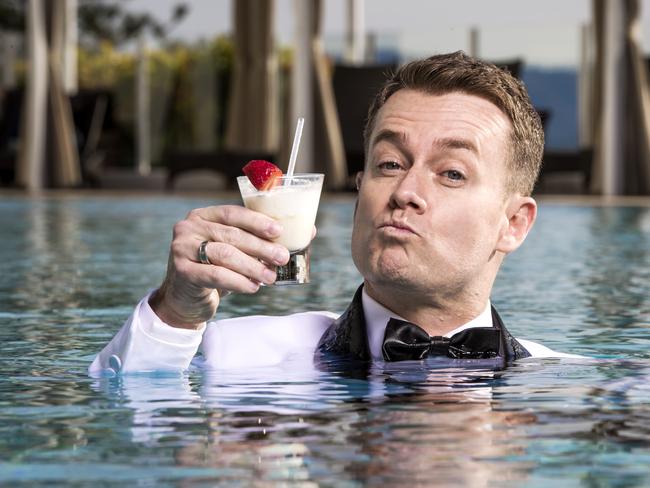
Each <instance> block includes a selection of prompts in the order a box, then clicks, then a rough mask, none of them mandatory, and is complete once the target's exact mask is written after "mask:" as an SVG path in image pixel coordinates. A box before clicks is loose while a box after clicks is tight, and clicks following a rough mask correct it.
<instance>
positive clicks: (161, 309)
mask: <svg viewBox="0 0 650 488" xmlns="http://www.w3.org/2000/svg"><path fill="white" fill-rule="evenodd" d="M149 306H150V307H151V310H152V311H153V313H155V314H156V315H157V316H158V318H159V319H160V320H161V321H162V322H164V323H165V324H167V325H169V326H170V327H176V328H178V329H191V330H197V329H200V328H201V326H202V325H203V323H204V321H201V320H198V321H193V320H191V319H189V320H188V319H187V318H186V317H182V316H180V315H179V314H178V313H176V312H175V311H174V309H173V308H172V307H171V306H170V305H169V301H168V300H165V293H164V290H163V288H159V289H158V290H156V291H154V292H153V293H152V294H151V296H150V297H149Z"/></svg>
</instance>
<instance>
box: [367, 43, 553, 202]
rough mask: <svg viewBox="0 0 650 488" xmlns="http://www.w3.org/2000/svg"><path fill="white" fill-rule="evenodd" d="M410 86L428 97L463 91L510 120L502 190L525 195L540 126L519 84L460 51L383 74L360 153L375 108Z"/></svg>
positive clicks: (538, 154)
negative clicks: (384, 80) (489, 104)
mask: <svg viewBox="0 0 650 488" xmlns="http://www.w3.org/2000/svg"><path fill="white" fill-rule="evenodd" d="M403 89H410V90H416V91H420V92H423V93H426V94H430V95H445V94H448V93H454V92H458V93H466V94H469V95H475V96H478V97H481V98H483V99H485V100H487V101H489V102H491V103H493V104H494V105H496V106H497V107H498V108H499V109H500V110H501V111H502V112H503V113H504V114H505V115H506V116H507V117H508V119H509V120H510V122H511V125H512V130H511V134H510V141H509V145H508V146H509V147H508V161H506V168H507V169H508V176H507V181H506V191H508V192H509V193H515V192H517V193H520V194H522V195H530V194H531V193H532V190H533V187H534V186H535V181H536V180H537V176H538V174H539V169H540V166H541V163H542V155H543V152H544V130H543V128H542V122H541V119H540V117H539V114H538V113H537V111H536V110H535V108H534V107H533V104H532V102H531V100H530V97H529V96H528V92H527V91H526V88H525V87H524V84H523V83H522V82H521V81H519V80H518V79H517V78H515V77H514V76H512V75H511V74H510V73H509V72H507V71H505V70H503V69H501V68H498V67H497V66H495V65H493V64H490V63H486V62H484V61H481V60H479V59H476V58H473V57H471V56H468V55H466V54H465V53H464V52H462V51H457V52H455V53H451V54H441V55H436V56H431V57H429V58H426V59H420V60H417V61H412V62H410V63H408V64H405V65H404V66H402V67H400V68H399V69H398V70H397V71H396V72H395V73H394V74H392V75H391V76H389V78H388V79H387V80H386V82H385V83H384V85H383V86H382V87H381V89H380V90H379V92H378V93H377V95H376V96H375V98H374V100H373V101H372V103H371V105H370V109H369V110H368V118H367V120H366V126H365V128H364V132H363V137H364V146H365V149H366V154H368V150H369V147H370V136H371V133H372V130H373V128H374V124H375V119H376V118H377V112H378V111H379V109H380V108H381V107H382V106H383V105H384V104H385V103H386V100H388V99H389V98H390V97H391V95H393V94H394V93H396V92H397V91H399V90H403Z"/></svg>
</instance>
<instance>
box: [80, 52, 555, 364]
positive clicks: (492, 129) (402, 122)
mask: <svg viewBox="0 0 650 488" xmlns="http://www.w3.org/2000/svg"><path fill="white" fill-rule="evenodd" d="M364 137H365V146H366V162H365V168H364V171H363V172H362V173H360V174H359V175H358V176H357V179H356V182H357V189H358V200H357V205H356V210H355V216H354V225H353V231H352V258H353V260H354V264H355V265H356V267H357V269H358V270H359V272H360V273H361V275H362V276H363V285H362V286H361V287H360V288H359V289H358V291H357V293H356V294H355V296H354V298H353V299H352V302H351V304H350V306H349V307H348V309H347V310H346V311H345V312H344V313H343V314H342V315H341V316H339V317H337V316H336V315H334V314H332V313H329V312H308V313H297V314H293V315H290V316H285V317H267V316H254V317H241V318H234V319H224V320H216V321H212V320H211V319H212V318H213V316H214V315H215V313H216V312H217V310H218V307H219V303H220V300H221V298H222V297H223V296H225V295H226V294H228V293H229V292H235V293H255V292H256V291H257V290H258V289H259V287H260V285H261V284H271V283H273V282H274V280H275V277H276V275H275V271H274V265H282V264H285V263H286V262H287V261H288V259H289V253H288V251H287V249H286V248H284V247H282V246H280V245H278V244H275V243H274V242H273V238H274V237H276V236H277V235H278V234H279V232H280V228H279V226H278V224H277V223H276V222H275V221H274V220H272V219H271V218H269V217H267V216H265V215H262V214H260V213H257V212H254V211H251V210H249V209H246V208H244V207H240V206H216V207H208V208H202V209H196V210H193V211H191V212H190V213H189V215H188V216H187V218H186V219H185V220H182V221H180V222H178V223H177V224H176V226H175V227H174V235H173V240H172V243H171V251H170V256H169V263H168V270H167V276H166V278H165V280H164V282H163V283H162V285H161V286H160V288H158V289H157V290H156V291H154V292H153V293H151V294H150V295H148V296H147V297H145V298H144V299H143V300H142V301H141V302H140V303H139V304H138V305H137V306H136V309H135V311H134V313H133V315H132V316H131V317H130V318H129V320H128V321H127V322H126V324H125V325H124V326H123V327H122V329H121V330H120V331H119V332H118V334H117V335H116V336H115V337H114V338H113V340H112V341H111V342H110V343H109V344H108V345H107V346H106V347H105V348H104V350H103V351H102V352H101V353H100V354H99V355H98V356H97V357H96V358H95V360H94V362H93V363H92V365H91V366H90V372H91V373H92V374H97V373H101V372H106V371H108V372H111V371H114V372H117V371H121V372H130V371H151V370H183V369H185V368H187V367H188V366H189V365H190V362H191V361H192V359H193V358H194V356H195V354H196V352H197V350H198V348H199V346H200V347H201V351H202V358H199V359H197V360H196V362H197V364H202V365H204V366H205V367H212V368H236V367H256V366H266V365H273V364H279V363H281V362H282V361H284V360H286V359H287V358H290V357H295V356H296V355H300V354H304V355H311V356H313V355H314V353H315V352H316V356H317V358H319V357H322V356H325V357H330V356H333V357H344V358H353V359H358V360H362V361H399V360H420V359H423V358H426V357H429V356H430V355H434V356H440V357H444V358H449V360H450V361H461V362H463V363H464V362H466V361H473V360H476V359H489V360H496V361H501V362H502V363H503V364H507V363H508V362H510V361H513V360H517V359H520V358H525V357H529V356H537V357H540V356H545V357H549V356H556V357H557V356H565V355H563V354H561V353H556V352H554V351H551V350H550V349H548V348H546V347H544V346H542V345H540V344H536V343H534V342H531V341H526V340H521V339H515V338H514V337H513V336H512V335H511V334H510V333H509V332H508V331H507V330H506V328H505V326H504V325H503V323H502V322H501V319H500V318H499V316H498V314H497V313H496V310H494V308H493V307H492V306H491V303H490V293H491V289H492V285H493V283H494V280H495V278H496V275H497V272H498V270H499V268H500V266H501V263H502V261H503V259H504V258H505V256H506V255H507V254H509V253H511V252H512V251H514V250H516V249H517V248H518V247H519V246H520V245H521V244H522V243H523V241H524V240H525V238H526V236H527V235H528V232H529V231H530V229H531V228H532V226H533V223H534V222H535V217H536V213H537V205H536V202H535V200H534V199H533V198H532V197H531V196H530V195H531V192H532V189H533V185H534V183H535V180H536V178H537V174H538V172H539V167H540V164H541V159H542V152H543V146H544V134H543V130H542V125H541V122H540V119H539V116H538V115H537V113H536V111H535V110H534V108H533V106H532V104H531V101H530V99H529V97H528V94H527V92H526V90H525V88H524V86H523V84H522V83H520V82H519V81H518V80H516V79H515V78H514V77H512V76H511V75H510V74H508V73H506V72H505V71H502V70H500V69H498V68H497V67H495V66H493V65H490V64H487V63H484V62H482V61H479V60H477V59H474V58H471V57H468V56H466V55H465V54H463V53H460V52H459V53H453V54H445V55H439V56H433V57H430V58H428V59H424V60H419V61H415V62H412V63H409V64H407V65H405V66H403V67H402V68H400V69H399V70H398V71H397V72H396V73H395V74H394V75H393V76H392V77H391V78H390V79H389V80H387V81H386V83H385V84H384V86H383V87H382V88H381V90H380V91H379V93H378V94H377V96H376V98H375V99H374V101H373V102H372V104H371V107H370V110H369V114H368V121H367V125H366V128H365V131H364ZM206 240H207V241H209V244H208V245H207V247H206V249H205V251H206V253H207V258H208V259H209V261H210V263H211V264H203V263H201V260H200V259H199V256H198V249H199V246H200V244H201V242H203V241H206ZM265 263H268V264H265ZM415 324H418V325H415Z"/></svg>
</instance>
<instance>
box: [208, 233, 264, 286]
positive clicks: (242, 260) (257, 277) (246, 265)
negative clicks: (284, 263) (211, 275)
mask: <svg viewBox="0 0 650 488" xmlns="http://www.w3.org/2000/svg"><path fill="white" fill-rule="evenodd" d="M205 251H206V254H207V256H208V260H209V261H210V262H211V263H212V265H213V266H218V267H224V268H227V269H229V270H231V271H234V272H235V273H238V274H240V275H243V276H245V277H247V278H249V279H251V280H253V281H256V282H259V283H265V284H267V285H270V284H271V283H273V282H274V281H275V270H274V269H271V268H269V267H268V266H266V265H265V264H264V263H262V262H261V261H260V260H258V259H255V258H252V257H251V256H249V255H248V254H246V253H244V252H242V251H240V250H239V249H237V248H236V247H234V246H231V245H229V244H225V243H223V242H210V243H208V245H207V246H206V248H205Z"/></svg>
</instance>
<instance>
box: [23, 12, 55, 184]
mask: <svg viewBox="0 0 650 488" xmlns="http://www.w3.org/2000/svg"><path fill="white" fill-rule="evenodd" d="M27 53H28V54H27V67H28V71H27V80H26V90H25V107H24V110H23V114H24V122H23V124H24V125H23V128H24V130H23V137H21V140H22V144H21V148H20V156H19V161H18V172H17V181H18V183H19V184H21V185H23V186H25V188H27V189H28V190H30V191H36V190H40V189H42V188H43V184H44V166H45V164H44V163H45V160H44V157H45V128H46V127H45V123H46V119H47V117H46V116H45V114H47V82H48V79H47V78H48V76H47V74H48V61H47V36H46V32H45V0H29V2H28V3H27Z"/></svg>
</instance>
